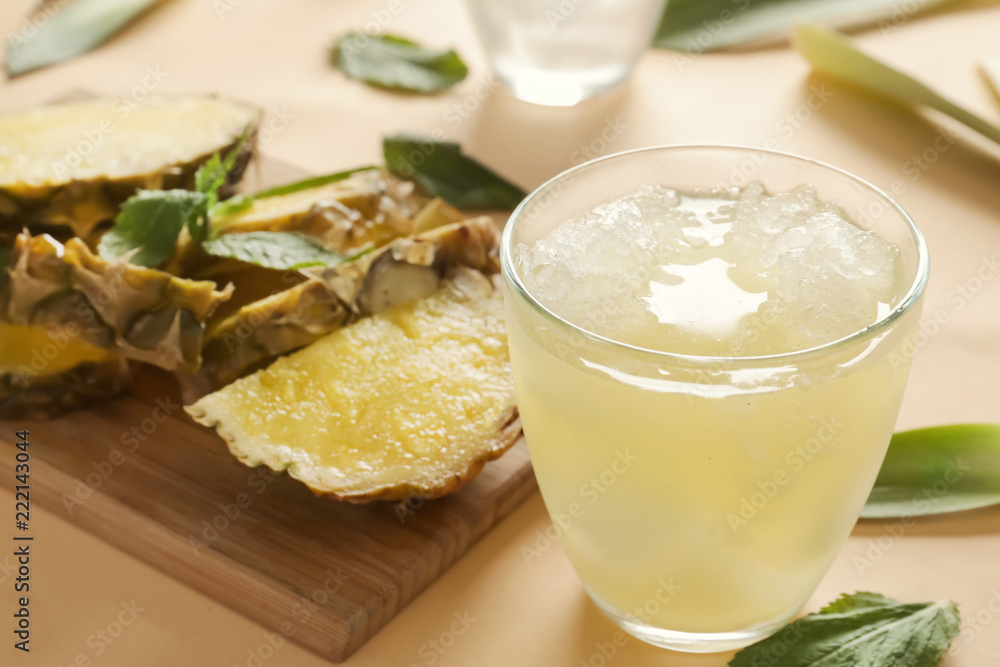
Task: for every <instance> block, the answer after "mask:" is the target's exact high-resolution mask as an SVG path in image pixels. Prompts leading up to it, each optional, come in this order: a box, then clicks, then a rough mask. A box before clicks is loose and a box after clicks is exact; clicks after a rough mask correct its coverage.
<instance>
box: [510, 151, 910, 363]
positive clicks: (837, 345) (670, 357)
mask: <svg viewBox="0 0 1000 667" xmlns="http://www.w3.org/2000/svg"><path fill="white" fill-rule="evenodd" d="M685 149H686V150H714V151H720V150H721V151H736V152H753V153H766V154H768V155H773V156H777V157H779V158H781V159H791V160H793V161H800V162H804V163H807V164H810V165H813V166H817V167H820V168H822V169H825V170H828V171H831V172H834V173H836V174H838V175H840V176H842V177H844V178H846V179H848V180H851V181H853V182H854V183H856V184H858V185H860V186H862V187H863V188H865V189H867V190H869V191H871V192H874V193H875V194H876V195H878V196H880V197H882V198H883V199H884V200H885V201H886V202H887V203H888V207H889V209H890V210H893V211H895V212H896V213H897V214H898V215H899V216H900V218H901V219H902V220H903V222H904V223H905V225H906V229H907V231H909V233H910V236H911V238H912V239H913V243H914V245H915V247H916V251H917V266H916V274H915V276H914V278H913V281H912V282H911V284H910V286H909V289H908V290H907V291H906V294H905V295H904V296H903V298H901V299H900V300H899V303H897V304H896V305H895V306H893V308H892V310H890V311H889V312H888V313H886V314H885V315H884V316H883V317H880V318H878V319H876V320H875V321H874V322H872V323H871V324H869V325H868V326H866V327H864V328H862V329H858V330H857V331H854V332H852V333H850V334H848V335H847V336H843V337H841V338H837V339H835V340H832V341H828V342H826V343H822V344H820V345H815V346H813V347H808V348H805V349H802V350H793V351H790V352H779V353H776V354H767V355H755V356H746V357H737V356H705V355H696V354H683V353H679V352H666V351H663V350H655V349H652V348H648V347H642V346H640V345H633V344H631V343H625V342H622V341H620V340H615V339H614V338H609V337H607V336H603V335H601V334H598V333H595V332H593V331H589V330H588V329H585V328H584V327H582V326H579V325H577V324H574V323H573V322H570V321H569V320H567V319H565V318H564V317H562V316H561V315H559V314H558V313H556V312H555V311H553V310H551V309H550V308H548V307H547V306H545V305H544V304H542V303H541V302H540V301H539V300H538V299H536V298H535V296H534V295H533V294H531V292H530V290H528V288H527V287H526V286H525V285H524V282H523V281H522V280H521V276H520V275H519V274H518V271H517V270H516V269H515V267H514V260H513V255H512V244H513V241H512V239H513V230H514V228H515V227H516V226H517V223H518V222H519V221H520V219H521V218H522V217H524V215H525V212H526V211H527V210H528V208H529V207H530V206H532V205H533V204H534V203H535V202H536V201H537V200H538V199H539V198H541V197H542V196H544V195H545V194H546V193H547V192H548V191H549V190H550V189H552V188H553V187H554V186H556V185H559V184H560V183H562V182H564V181H566V180H568V179H571V178H573V177H574V176H576V175H577V174H578V173H580V172H582V171H586V170H589V169H593V168H594V167H597V166H599V165H601V164H602V163H604V162H611V161H616V160H621V159H627V158H631V157H634V156H636V155H639V154H642V153H651V152H665V151H674V150H685ZM500 267H501V273H502V274H503V278H504V281H505V282H506V283H507V284H508V285H510V286H511V287H512V288H513V289H514V292H515V293H516V294H517V295H518V296H519V297H520V298H522V299H524V300H525V301H526V302H527V303H528V304H529V305H530V306H531V307H532V309H533V310H534V311H535V312H537V313H538V314H540V315H541V316H542V317H543V319H545V320H548V321H549V322H551V323H552V324H554V325H555V326H556V327H558V328H560V329H563V330H566V331H568V332H570V333H571V334H577V335H579V336H582V337H584V338H586V339H588V340H590V341H592V342H594V343H597V344H598V345H601V346H604V347H608V348H611V349H613V350H617V351H620V352H622V353H624V354H629V355H633V356H635V355H639V356H645V357H651V358H653V359H658V360H662V361H669V362H673V364H674V365H678V364H680V365H687V366H720V365H727V366H779V365H790V364H794V363H796V362H799V361H802V360H807V359H809V358H813V357H816V356H820V355H826V354H830V353H833V352H836V351H837V350H840V349H843V348H846V347H849V346H851V345H852V344H855V343H860V342H862V341H865V340H870V339H872V338H874V337H876V336H877V335H878V334H880V333H882V332H883V331H886V330H888V329H889V328H890V326H891V325H892V324H893V323H894V322H896V321H897V320H899V319H900V318H902V317H903V316H904V315H905V314H907V313H908V312H909V311H910V310H912V309H913V307H914V306H916V305H917V304H918V303H919V302H920V297H921V296H922V295H923V293H924V289H925V287H926V286H927V280H928V278H929V275H930V254H929V251H928V248H927V242H926V240H925V239H924V235H923V232H921V231H920V228H919V227H917V224H916V223H915V222H914V221H913V218H911V217H910V215H909V214H908V213H907V212H906V211H905V210H904V209H903V207H902V206H900V205H899V203H897V202H896V200H895V199H893V198H892V197H890V196H889V195H888V194H887V193H886V192H885V191H884V190H882V189H881V188H879V187H877V186H876V185H874V184H872V183H870V182H869V181H867V180H865V179H863V178H861V177H860V176H856V175H855V174H852V173H851V172H849V171H846V170H844V169H841V168H840V167H836V166H834V165H832V164H829V163H827V162H822V161H820V160H815V159H813V158H809V157H805V156H802V155H796V154H794V153H786V152H784V151H777V150H772V149H766V148H758V147H755V146H741V145H737V144H661V145H657V146H646V147H642V148H634V149H632V150H627V151H621V152H619V153H613V154H611V155H605V156H602V157H599V158H595V159H593V160H588V161H587V162H583V163H581V164H578V165H576V166H574V167H571V168H570V169H567V170H566V171H563V172H561V173H559V174H557V175H556V176H554V177H552V178H550V179H549V180H547V181H545V182H544V183H542V184H541V185H540V186H538V188H536V189H535V190H534V191H532V192H531V193H530V194H529V195H528V196H527V197H525V198H524V199H523V200H522V201H521V203H520V204H518V206H517V208H515V209H514V211H513V212H512V213H511V215H510V218H508V220H507V223H506V225H505V226H504V229H503V233H502V234H501V237H500Z"/></svg>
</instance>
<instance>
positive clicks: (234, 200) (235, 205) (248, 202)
mask: <svg viewBox="0 0 1000 667" xmlns="http://www.w3.org/2000/svg"><path fill="white" fill-rule="evenodd" d="M253 202H254V197H253V196H248V195H235V196H233V197H230V198H229V199H226V200H225V201H220V202H219V203H217V204H216V205H215V206H213V207H212V208H211V210H210V211H209V213H208V217H209V218H210V219H215V218H225V217H228V216H230V215H236V214H237V213H242V212H243V211H245V210H247V209H248V208H250V207H251V206H253Z"/></svg>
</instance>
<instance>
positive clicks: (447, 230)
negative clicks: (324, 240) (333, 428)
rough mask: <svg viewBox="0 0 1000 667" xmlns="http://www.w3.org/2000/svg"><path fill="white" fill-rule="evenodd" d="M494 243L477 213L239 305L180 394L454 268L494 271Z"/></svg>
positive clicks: (421, 288)
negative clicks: (471, 217) (466, 218)
mask: <svg viewBox="0 0 1000 667" xmlns="http://www.w3.org/2000/svg"><path fill="white" fill-rule="evenodd" d="M498 247H499V233H498V232H497V229H496V226H495V225H494V224H493V222H492V220H490V218H488V217H480V218H474V219H471V220H466V221H464V222H459V223H454V224H450V225H445V226H443V227H438V228H437V229H433V230H431V231H429V232H425V233H423V234H417V235H415V236H412V237H409V238H402V239H396V240H395V241H392V242H391V243H389V244H388V245H386V246H384V247H382V248H380V249H379V250H376V251H375V252H372V253H369V254H367V255H364V256H362V257H360V258H358V259H357V260H355V261H353V262H347V263H345V264H341V265H340V266H336V267H333V268H329V269H323V270H320V271H315V272H307V273H308V275H309V276H310V277H309V279H308V280H306V281H305V282H302V283H300V284H298V285H295V286H294V287H291V288H289V289H286V290H283V291H281V292H278V293H276V294H273V295H271V296H268V297H266V298H264V299H261V300H260V301H256V302H254V303H251V304H248V305H245V306H243V307H241V308H240V309H239V310H237V311H236V312H235V313H232V314H230V315H229V316H227V317H226V318H225V319H223V320H221V321H219V322H216V323H213V324H212V325H211V326H210V327H209V329H208V332H207V333H206V336H205V346H204V349H203V350H202V364H201V368H200V369H199V371H198V373H197V374H196V375H192V376H187V377H182V378H181V381H182V384H183V386H184V395H185V399H187V400H193V399H194V398H196V397H199V396H203V395H204V394H205V393H207V392H209V391H213V390H214V389H217V388H219V387H222V386H224V385H226V384H228V383H229V382H232V381H233V380H235V379H236V378H238V377H240V376H241V375H244V374H245V373H246V372H248V371H250V370H256V369H257V368H259V367H260V366H261V365H262V364H263V363H266V362H269V361H270V360H272V359H273V358H274V357H276V356H278V355H281V354H285V353H288V352H292V351H294V350H296V349H298V348H300V347H303V346H305V345H308V344H309V343H311V342H313V341H315V340H317V339H319V338H321V337H322V336H324V335H326V334H328V333H330V332H331V331H334V330H336V329H339V328H341V327H343V326H346V325H348V324H350V323H351V322H353V321H355V320H357V319H359V318H361V317H365V316H368V315H371V314H374V313H378V312H380V311H382V310H385V309H386V308H388V307H390V306H392V305H396V304H400V303H404V302H407V301H412V300H415V299H419V298H422V297H425V296H429V295H430V294H432V293H433V292H435V291H436V290H438V289H439V288H440V287H441V284H442V280H443V278H444V276H445V275H446V274H447V273H448V272H449V271H450V270H451V269H452V268H454V267H455V266H466V267H469V268H473V269H476V270H478V271H482V272H484V273H494V272H496V271H497V270H498V269H499V264H498V260H497V251H498Z"/></svg>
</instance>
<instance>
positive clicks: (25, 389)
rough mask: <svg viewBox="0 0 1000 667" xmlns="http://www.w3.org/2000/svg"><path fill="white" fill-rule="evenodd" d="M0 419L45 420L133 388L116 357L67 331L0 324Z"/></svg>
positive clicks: (115, 354) (124, 366)
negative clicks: (130, 386)
mask: <svg viewBox="0 0 1000 667" xmlns="http://www.w3.org/2000/svg"><path fill="white" fill-rule="evenodd" d="M0 341H2V345H3V348H2V350H0V419H13V418H27V419H47V418H50V417H54V416H56V415H58V414H61V413H63V412H66V411H68V410H73V409H76V408H80V407H82V406H84V405H86V404H87V403H90V402H91V401H94V400H97V399H100V398H106V397H108V396H112V395H114V394H116V393H118V392H119V391H121V390H122V389H124V388H125V387H126V386H127V385H128V382H129V372H128V364H127V363H126V361H125V358H124V357H122V356H121V355H120V354H118V353H117V352H114V351H111V350H102V349H100V348H95V347H92V346H90V345H88V344H87V343H85V342H83V341H81V340H80V338H79V331H77V330H75V329H72V328H71V329H69V330H67V331H59V332H52V333H49V332H47V331H45V330H44V329H41V328H40V327H21V326H15V325H9V324H0Z"/></svg>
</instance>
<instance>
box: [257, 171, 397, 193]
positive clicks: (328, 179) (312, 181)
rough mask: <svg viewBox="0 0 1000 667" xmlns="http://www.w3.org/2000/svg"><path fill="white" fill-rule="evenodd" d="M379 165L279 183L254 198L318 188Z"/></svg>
mask: <svg viewBox="0 0 1000 667" xmlns="http://www.w3.org/2000/svg"><path fill="white" fill-rule="evenodd" d="M378 168H379V167H378V165H371V166H368V167H355V168H354V169H348V170H347V171H338V172H337V173H335V174H326V175H325V176H313V177H311V178H306V179H303V180H301V181H295V182H294V183H288V184H287V185H279V186H278V187H275V188H270V189H268V190H263V191H261V192H258V193H256V194H254V195H253V198H254V199H265V198H266V197H280V196H281V195H288V194H292V193H293V192H299V191H300V190H308V189H310V188H318V187H320V186H321V185H326V184H327V183H336V182H337V181H342V180H344V179H345V178H348V177H350V176H353V175H354V174H356V173H358V172H360V171H369V170H371V169H378Z"/></svg>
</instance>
